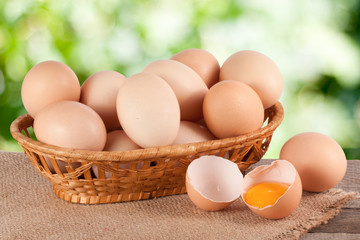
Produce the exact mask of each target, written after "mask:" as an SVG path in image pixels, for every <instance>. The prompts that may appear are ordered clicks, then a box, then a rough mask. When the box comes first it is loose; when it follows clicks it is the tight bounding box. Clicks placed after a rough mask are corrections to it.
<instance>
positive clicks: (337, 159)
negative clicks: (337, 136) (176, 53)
mask: <svg viewBox="0 0 360 240" xmlns="http://www.w3.org/2000/svg"><path fill="white" fill-rule="evenodd" d="M280 158H281V159H286V160H288V161H289V162H291V163H292V164H293V165H294V166H295V168H296V169H297V171H298V172H299V175H300V178H301V181H302V186H303V189H304V190H306V191H310V192H322V191H326V190H328V189H330V188H332V187H335V186H336V185H337V184H338V183H339V182H340V181H341V180H342V179H343V177H344V176H345V173H346V167H347V161H346V156H345V154H344V151H343V150H342V148H341V146H340V145H339V144H338V143H337V142H336V141H335V140H334V139H332V138H330V137H328V136H326V135H324V134H321V133H316V132H305V133H300V134H298V135H295V136H294V137H292V138H290V139H289V140H288V141H287V142H286V143H285V144H284V145H283V147H282V148H281V151H280Z"/></svg>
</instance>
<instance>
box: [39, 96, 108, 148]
mask: <svg viewBox="0 0 360 240" xmlns="http://www.w3.org/2000/svg"><path fill="white" fill-rule="evenodd" d="M34 133H35V136H36V138H37V139H38V140H39V141H40V142H44V143H47V144H52V145H55V146H59V147H65V148H72V149H82V150H93V151H101V150H103V148H104V146H105V143H106V128H105V125H104V122H103V121H102V119H101V118H100V116H99V115H98V114H97V113H96V112H95V111H94V110H93V109H91V108H90V107H88V106H86V105H85V104H82V103H79V102H74V101H61V102H56V103H53V104H50V105H48V106H46V107H45V108H43V109H42V110H41V111H40V112H39V113H38V114H37V115H36V117H35V120H34Z"/></svg>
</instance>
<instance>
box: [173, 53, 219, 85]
mask: <svg viewBox="0 0 360 240" xmlns="http://www.w3.org/2000/svg"><path fill="white" fill-rule="evenodd" d="M171 59H172V60H176V61H179V62H181V63H183V64H185V65H186V66H188V67H190V68H191V69H192V70H194V71H195V72H196V73H197V74H199V76H200V77H201V78H202V80H203V81H204V82H205V84H206V86H207V87H208V88H210V87H211V86H212V85H214V84H215V83H217V82H218V81H219V71H220V65H219V62H218V61H217V59H216V58H215V57H214V55H212V54H211V53H210V52H208V51H206V50H203V49H198V48H190V49H185V50H183V51H181V52H178V53H177V54H175V55H174V56H173V57H172V58H171Z"/></svg>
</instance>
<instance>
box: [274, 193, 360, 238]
mask: <svg viewBox="0 0 360 240" xmlns="http://www.w3.org/2000/svg"><path fill="white" fill-rule="evenodd" d="M327 194H330V195H332V196H335V195H341V196H342V198H341V199H339V200H338V201H336V202H335V203H334V204H332V205H331V206H329V207H326V208H324V209H320V212H318V213H317V214H316V215H314V216H312V217H311V218H310V219H308V221H306V222H303V223H300V224H298V225H296V226H295V227H293V228H291V229H289V230H288V231H287V232H285V233H282V234H280V235H278V236H277V237H275V239H299V238H300V237H301V236H302V235H304V234H306V233H307V232H308V231H309V230H311V229H312V228H315V227H318V226H320V225H321V224H326V223H327V222H328V221H329V220H330V219H332V218H334V217H335V216H337V215H338V214H339V213H340V211H341V208H342V206H344V205H345V204H346V203H347V202H348V201H349V200H352V199H355V198H357V197H359V193H358V192H346V191H344V190H342V189H330V190H329V191H328V192H327Z"/></svg>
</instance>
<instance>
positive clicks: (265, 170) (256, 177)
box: [241, 160, 302, 219]
mask: <svg viewBox="0 0 360 240" xmlns="http://www.w3.org/2000/svg"><path fill="white" fill-rule="evenodd" d="M266 182H271V183H285V184H289V185H290V186H289V188H288V189H287V191H286V192H285V193H284V194H283V195H282V196H281V197H280V198H279V199H278V200H277V201H276V202H275V203H274V204H273V205H269V206H266V207H264V208H256V207H253V206H251V205H249V204H248V203H247V202H245V199H244V195H245V193H246V192H247V191H248V190H249V189H250V188H251V187H253V186H255V185H257V184H260V183H266ZM241 197H242V199H243V200H244V202H245V204H246V205H247V206H248V207H249V208H250V210H251V211H252V212H254V213H255V214H257V215H259V216H261V217H264V218H268V219H280V218H284V217H286V216H288V215H290V214H291V213H292V212H293V211H294V210H295V209H296V207H297V206H298V205H299V203H300V200H301V197H302V185H301V180H300V177H299V174H298V172H297V171H296V169H295V167H294V166H293V165H292V164H291V163H290V162H289V161H286V160H276V161H274V162H272V163H271V165H265V166H259V167H257V168H255V169H254V170H252V171H251V172H249V173H248V174H246V175H245V177H244V181H243V184H242V193H241Z"/></svg>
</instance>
